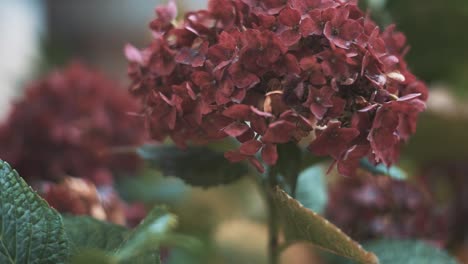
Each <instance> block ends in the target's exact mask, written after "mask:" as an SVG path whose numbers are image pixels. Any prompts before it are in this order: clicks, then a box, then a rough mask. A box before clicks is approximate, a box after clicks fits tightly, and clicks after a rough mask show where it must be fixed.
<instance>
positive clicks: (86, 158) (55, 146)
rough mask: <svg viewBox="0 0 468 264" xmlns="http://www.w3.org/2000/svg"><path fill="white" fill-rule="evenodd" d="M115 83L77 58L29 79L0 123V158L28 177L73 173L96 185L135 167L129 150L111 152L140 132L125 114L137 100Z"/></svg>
mask: <svg viewBox="0 0 468 264" xmlns="http://www.w3.org/2000/svg"><path fill="white" fill-rule="evenodd" d="M119 88H120V87H119V86H118V85H116V84H115V83H113V82H112V81H110V80H108V79H107V78H105V77H104V76H102V75H101V74H99V73H96V72H95V71H93V70H90V69H87V68H85V67H84V66H82V65H80V64H71V65H69V66H68V67H66V68H65V69H64V70H62V71H55V72H52V73H51V74H50V75H48V76H47V77H45V78H44V79H41V80H38V81H36V82H34V83H32V84H30V85H29V86H28V87H26V90H25V95H24V97H23V98H21V99H20V100H19V101H17V102H16V103H15V104H14V107H13V110H12V111H11V113H10V115H9V117H8V118H7V120H6V121H5V122H4V123H3V124H1V125H0V158H1V159H4V160H6V161H8V162H9V163H10V164H11V165H12V166H13V167H14V168H15V169H17V170H18V172H19V173H20V175H22V177H24V178H26V180H28V181H30V182H31V181H44V180H50V181H55V182H58V181H60V180H62V179H63V178H64V177H66V176H73V177H78V178H86V179H89V180H91V181H92V182H93V183H94V184H96V185H98V186H102V185H108V184H110V183H111V182H112V179H113V175H114V172H117V171H122V170H124V171H133V170H135V169H137V168H138V166H139V161H138V159H137V157H136V156H135V155H126V154H125V155H124V154H112V149H114V148H117V147H128V146H137V145H140V144H141V143H142V141H143V140H144V137H145V134H144V131H142V130H141V129H139V128H138V127H139V126H141V125H142V124H144V122H143V121H142V120H141V118H140V117H135V116H131V115H130V114H129V112H136V111H138V104H137V101H136V100H134V99H132V98H131V97H129V96H128V92H127V91H125V89H119Z"/></svg>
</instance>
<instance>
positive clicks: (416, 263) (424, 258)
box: [364, 240, 457, 264]
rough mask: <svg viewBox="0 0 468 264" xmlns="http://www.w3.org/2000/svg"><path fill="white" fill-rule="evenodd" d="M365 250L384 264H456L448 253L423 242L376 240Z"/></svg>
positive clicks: (366, 245)
mask: <svg viewBox="0 0 468 264" xmlns="http://www.w3.org/2000/svg"><path fill="white" fill-rule="evenodd" d="M364 246H365V248H366V249H368V250H371V251H372V252H374V253H375V254H377V256H379V259H380V262H381V263H382V264H456V263H457V261H456V260H455V259H454V258H452V257H451V256H449V255H448V254H447V253H446V252H444V251H442V250H440V249H437V248H435V247H433V246H430V245H429V244H427V243H425V242H422V241H411V240H405V241H398V240H376V241H371V242H368V243H366V244H365V245H364Z"/></svg>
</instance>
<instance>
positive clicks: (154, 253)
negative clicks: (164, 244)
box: [116, 207, 177, 263]
mask: <svg viewBox="0 0 468 264" xmlns="http://www.w3.org/2000/svg"><path fill="white" fill-rule="evenodd" d="M176 225H177V218H176V217H175V216H174V215H173V214H171V213H169V212H168V211H167V209H166V208H165V207H156V208H154V209H153V210H152V211H151V212H150V213H149V214H148V216H147V217H146V218H145V219H144V220H143V221H142V222H141V224H140V225H139V226H138V227H137V228H136V229H135V230H134V231H133V232H132V234H130V237H129V238H128V240H126V241H124V242H123V244H122V245H121V246H120V248H119V250H118V251H117V254H116V255H117V258H118V259H119V260H122V261H128V260H132V261H136V259H135V258H144V259H147V258H150V259H153V258H155V259H159V252H158V250H159V246H160V245H161V241H163V239H164V236H165V235H166V234H168V233H169V232H170V231H171V230H172V229H174V228H175V226H176ZM143 262H144V261H141V263H143Z"/></svg>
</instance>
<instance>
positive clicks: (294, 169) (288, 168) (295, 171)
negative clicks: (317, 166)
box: [272, 143, 302, 195]
mask: <svg viewBox="0 0 468 264" xmlns="http://www.w3.org/2000/svg"><path fill="white" fill-rule="evenodd" d="M301 164H302V150H301V149H300V148H299V147H298V146H297V144H295V143H287V144H280V145H278V162H277V163H276V165H275V166H273V167H272V169H273V173H274V175H280V176H282V177H283V178H284V180H285V183H286V184H287V186H288V188H289V189H290V190H291V193H292V194H293V195H295V192H296V185H297V177H298V176H299V172H300V170H301Z"/></svg>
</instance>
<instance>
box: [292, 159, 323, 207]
mask: <svg viewBox="0 0 468 264" xmlns="http://www.w3.org/2000/svg"><path fill="white" fill-rule="evenodd" d="M325 173H326V172H325V170H324V168H323V167H322V166H320V165H316V166H312V167H310V168H308V169H306V170H304V171H302V172H301V173H300V174H299V178H298V184H297V192H296V198H297V200H298V201H300V202H301V204H303V205H304V206H305V207H306V208H308V209H310V210H312V211H314V212H316V213H318V214H323V212H324V211H325V206H326V205H327V202H328V194H327V183H326V182H325Z"/></svg>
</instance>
